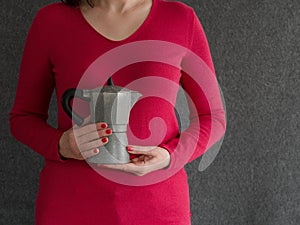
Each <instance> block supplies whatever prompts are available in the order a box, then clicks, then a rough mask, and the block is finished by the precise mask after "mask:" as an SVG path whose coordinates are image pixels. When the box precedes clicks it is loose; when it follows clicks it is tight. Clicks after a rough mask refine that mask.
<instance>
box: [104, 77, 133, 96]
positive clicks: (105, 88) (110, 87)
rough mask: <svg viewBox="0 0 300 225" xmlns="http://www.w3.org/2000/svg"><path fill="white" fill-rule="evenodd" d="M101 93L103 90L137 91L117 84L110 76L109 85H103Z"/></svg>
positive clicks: (115, 91)
mask: <svg viewBox="0 0 300 225" xmlns="http://www.w3.org/2000/svg"><path fill="white" fill-rule="evenodd" d="M100 92H101V93H103V92H109V93H120V92H122V93H124V92H135V91H132V90H129V89H127V88H124V87H120V86H115V85H114V83H113V80H112V78H111V77H110V78H109V79H108V81H107V85H106V86H103V87H102V88H101V91H100Z"/></svg>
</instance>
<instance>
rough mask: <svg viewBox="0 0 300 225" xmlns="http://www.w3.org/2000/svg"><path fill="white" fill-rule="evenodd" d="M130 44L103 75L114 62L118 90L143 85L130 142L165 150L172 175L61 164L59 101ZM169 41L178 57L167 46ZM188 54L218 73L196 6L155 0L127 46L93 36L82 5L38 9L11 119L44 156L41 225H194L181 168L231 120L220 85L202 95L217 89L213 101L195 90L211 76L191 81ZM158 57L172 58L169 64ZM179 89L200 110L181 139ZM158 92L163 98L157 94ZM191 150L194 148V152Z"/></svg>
mask: <svg viewBox="0 0 300 225" xmlns="http://www.w3.org/2000/svg"><path fill="white" fill-rule="evenodd" d="M139 41H140V42H139ZM151 41H152V42H151ZM153 41H154V42H153ZM130 43H134V46H133V48H131V47H130V48H129V50H128V49H127V50H124V49H123V50H121V52H122V53H124V52H125V53H126V54H127V55H126V54H125V55H126V57H124V56H122V54H117V56H118V57H116V58H115V60H110V61H108V62H107V63H106V64H105V65H106V66H104V67H105V68H104V67H103V70H106V69H108V70H109V69H111V68H110V67H109V66H110V65H111V67H113V68H119V69H118V70H116V71H114V73H113V79H114V82H115V84H117V85H119V86H127V85H130V84H132V83H133V82H135V81H137V80H138V81H140V83H138V84H142V85H136V86H137V88H138V89H139V90H138V91H140V92H142V94H144V95H145V96H147V97H145V98H143V99H142V100H140V101H139V102H138V103H137V104H136V105H135V106H134V107H133V109H132V112H131V115H130V123H129V127H130V130H131V132H132V134H134V137H135V138H129V143H131V144H140V145H159V146H161V147H163V148H166V149H167V150H168V151H169V152H170V154H171V164H170V166H169V168H168V169H165V170H161V171H157V172H153V173H152V174H149V175H146V176H144V177H138V176H134V175H128V174H124V176H123V175H121V176H119V175H120V174H122V172H116V171H113V172H112V174H116V173H117V174H119V175H118V177H124V179H123V180H122V181H120V182H117V181H114V180H111V179H109V178H108V177H106V176H109V175H110V173H109V172H108V173H107V174H104V175H103V176H102V175H99V173H97V172H96V171H95V170H93V169H92V168H91V167H90V166H89V165H88V164H87V163H86V162H85V161H77V160H72V159H68V160H65V161H63V160H61V158H60V157H59V154H58V143H59V139H60V137H61V135H62V133H63V132H64V131H66V130H68V129H70V128H71V127H72V121H71V119H70V118H69V117H68V116H67V115H66V113H65V112H64V111H63V109H62V106H61V104H60V102H61V97H62V95H63V93H64V92H65V91H66V90H67V89H69V88H76V87H78V84H79V83H80V82H81V81H82V79H83V77H84V76H87V77H88V74H87V71H88V69H91V68H92V67H93V66H94V67H95V65H96V64H93V63H94V62H95V61H96V60H97V59H99V57H101V56H103V55H105V54H106V53H108V52H110V51H111V50H113V49H116V48H117V47H120V46H121V47H122V46H125V45H126V44H130ZM164 43H165V44H164ZM170 43H171V45H170ZM172 43H173V44H174V46H173V47H174V48H175V49H176V50H174V51H172V50H171V49H172V48H170V46H171V47H172ZM135 44H136V45H135ZM139 44H141V45H139ZM149 46H150V47H149ZM178 46H181V47H178ZM177 47H178V48H177ZM147 48H148V50H147ZM185 48H186V49H190V50H191V51H193V52H194V53H195V54H196V55H197V56H198V57H199V58H200V59H201V60H202V61H203V62H204V63H205V64H206V67H205V68H204V70H207V71H208V72H207V71H206V73H209V72H210V73H211V74H213V76H212V77H215V75H214V68H213V63H212V60H211V55H210V51H209V47H208V43H207V40H206V37H205V34H204V31H203V29H202V27H201V25H200V22H199V20H198V18H197V16H196V14H195V13H194V11H193V9H192V8H191V7H189V6H187V5H185V4H183V3H180V2H167V1H162V0H153V4H152V8H151V11H150V13H149V15H148V17H147V18H146V20H145V21H144V23H143V24H142V25H141V26H140V27H139V28H138V30H136V31H135V32H134V33H133V34H132V35H130V36H129V37H128V38H126V39H124V40H121V41H112V40H109V39H107V38H106V37H104V36H103V35H101V34H99V33H98V32H96V31H95V30H94V29H93V27H92V26H91V25H90V24H89V23H88V22H87V21H86V20H85V19H84V17H83V15H82V14H81V11H80V9H79V8H78V7H77V8H76V7H70V6H66V5H64V4H63V3H54V4H50V5H48V6H45V7H43V8H42V9H40V10H39V11H38V13H37V15H36V17H35V19H34V21H33V23H32V26H31V28H30V31H29V33H28V37H27V40H26V44H25V48H24V54H23V58H22V63H21V68H20V74H19V82H18V88H17V93H16V99H15V103H14V106H13V108H12V110H11V113H10V125H11V132H12V134H13V135H14V136H15V137H16V139H18V140H19V141H21V142H22V143H24V144H26V145H28V146H29V147H30V148H32V149H33V150H34V151H36V152H37V153H39V154H40V155H41V156H43V157H44V158H45V166H44V168H43V170H42V172H41V174H40V186H39V192H38V197H37V200H36V215H35V218H36V224H37V225H69V224H70V225H85V224H86V225H100V224H104V225H154V224H155V225H160V224H161V225H169V224H170V225H171V224H172V225H173V224H174V225H188V224H190V202H189V191H188V182H187V175H186V173H185V171H184V168H183V166H184V164H185V163H188V162H190V161H192V160H194V159H195V158H197V157H199V156H200V155H202V154H203V153H204V152H205V151H206V150H207V148H209V147H210V146H211V145H212V144H213V143H215V142H216V141H217V140H218V139H220V138H221V137H222V135H223V134H224V131H225V116H224V110H223V106H222V103H221V100H220V94H219V92H218V91H217V88H218V85H217V83H216V80H213V81H212V82H211V83H210V84H209V85H210V87H209V88H207V90H206V91H207V92H212V93H210V94H208V95H211V96H210V97H212V98H211V99H212V101H210V100H209V99H208V98H207V95H206V94H205V92H206V91H203V88H200V87H199V85H197V83H198V80H197V79H199V82H201V80H205V79H202V78H201V76H203V78H204V75H201V74H198V75H197V77H196V78H195V79H194V78H193V76H190V75H189V74H188V73H187V72H185V71H183V70H181V69H180V66H181V65H186V66H187V68H191V66H190V64H189V62H187V63H186V62H184V60H185V59H187V58H189V57H190V56H191V58H193V56H192V54H188V53H187V52H185V53H184V54H182V51H181V50H182V49H185ZM139 49H140V51H139ZM139 54H141V57H145V58H144V59H143V60H142V61H139V60H136V61H135V59H134V57H136V56H139ZM148 56H149V58H147V57H148ZM122 57H124V58H122ZM137 58H138V57H137ZM112 59H113V58H112ZM155 59H157V60H155ZM162 59H163V60H164V59H165V60H166V61H168V60H169V61H168V62H167V63H166V62H163V61H161V60H162ZM122 60H124V64H122V63H123V61H122ZM128 62H131V63H130V64H128ZM118 63H120V65H117V64H118ZM126 63H127V64H126ZM106 67H107V68H106ZM192 67H193V66H192ZM103 70H102V68H100V69H99V71H103ZM204 74H205V73H204ZM106 76H107V74H106V75H100V74H99V76H98V77H97V76H96V77H95V74H94V75H92V76H91V77H92V78H89V77H88V79H86V80H85V81H84V82H82V86H81V87H84V88H95V87H97V85H99V84H103V82H104V81H105V80H107V77H106ZM152 78H155V79H152ZM156 78H159V81H157V79H156ZM93 79H98V80H97V81H96V82H95V80H93ZM152 81H153V83H151V82H152ZM97 82H98V83H97ZM179 83H181V85H182V87H183V89H184V90H185V91H186V93H187V94H188V95H189V97H190V99H191V102H193V104H194V109H193V108H192V107H191V109H190V111H191V113H190V119H191V122H190V126H189V128H188V129H187V130H186V131H184V132H182V133H180V132H179V129H178V123H177V120H176V116H175V113H174V102H175V101H176V95H177V92H176V90H177V89H178V88H179V86H178V85H179ZM165 84H166V85H167V86H166V85H165ZM174 85H175V86H174ZM200 86H201V85H200ZM176 88H177V89H176ZM54 90H55V93H56V96H57V102H58V115H57V116H58V127H57V128H54V127H52V126H50V125H49V124H47V117H48V107H49V102H50V99H51V96H52V94H53V91H54ZM153 90H154V91H153ZM153 93H159V94H158V95H159V96H152V95H153ZM160 95H165V96H163V97H161V96H160ZM165 97H166V98H167V100H165V99H164V98H165ZM83 104H84V103H83ZM191 106H192V105H191ZM79 110H80V109H79ZM79 113H81V114H82V115H84V114H85V113H87V112H86V110H82V112H79ZM212 117H214V119H216V121H217V122H215V129H212V126H213V124H214V122H213V118H212ZM153 118H156V119H157V118H159V119H158V120H161V121H163V125H161V124H160V123H159V121H156V122H157V123H158V125H157V126H154V129H156V130H155V133H159V135H161V136H160V137H159V138H154V139H152V138H151V135H152V134H153V133H154V132H153V130H151V129H152V128H153V127H152V128H151V123H152V122H153ZM154 122H155V121H154ZM199 123H200V126H199ZM197 124H198V125H197ZM159 131H161V132H159ZM212 136H213V138H212ZM149 137H150V138H149ZM178 146H179V147H178ZM191 148H193V151H188V149H191ZM175 152H176V154H174V153H175ZM185 152H187V153H185ZM170 171H171V172H170ZM164 173H169V175H167V176H166V179H164V180H161V181H160V182H152V183H151V182H148V183H147V181H149V180H151V179H152V180H151V181H153V180H155V179H156V178H157V177H162V176H164V175H163V174H164ZM130 179H131V180H130ZM127 181H128V182H129V183H126V182H127ZM130 182H131V184H130ZM133 183H134V184H135V185H132V184H133ZM137 184H139V185H137ZM143 184H145V185H143Z"/></svg>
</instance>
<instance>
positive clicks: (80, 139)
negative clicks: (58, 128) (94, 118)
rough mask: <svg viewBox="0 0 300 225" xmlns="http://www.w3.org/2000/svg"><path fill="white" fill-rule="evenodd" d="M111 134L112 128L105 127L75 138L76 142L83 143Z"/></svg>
mask: <svg viewBox="0 0 300 225" xmlns="http://www.w3.org/2000/svg"><path fill="white" fill-rule="evenodd" d="M111 134H112V130H111V129H109V128H106V129H102V130H98V131H97V132H91V133H87V134H84V135H81V136H80V137H76V138H77V142H78V143H81V144H84V143H87V142H90V141H93V140H96V139H99V138H103V137H107V136H109V135H111Z"/></svg>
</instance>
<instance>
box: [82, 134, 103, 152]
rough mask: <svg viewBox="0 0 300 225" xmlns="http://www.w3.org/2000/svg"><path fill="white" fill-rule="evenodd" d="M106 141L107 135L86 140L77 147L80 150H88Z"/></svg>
mask: <svg viewBox="0 0 300 225" xmlns="http://www.w3.org/2000/svg"><path fill="white" fill-rule="evenodd" d="M107 143H108V138H107V137H103V138H101V139H96V140H93V141H90V142H86V143H84V144H82V145H80V146H78V147H79V149H80V151H81V152H85V151H89V150H91V149H94V148H98V147H99V146H103V145H105V144H107Z"/></svg>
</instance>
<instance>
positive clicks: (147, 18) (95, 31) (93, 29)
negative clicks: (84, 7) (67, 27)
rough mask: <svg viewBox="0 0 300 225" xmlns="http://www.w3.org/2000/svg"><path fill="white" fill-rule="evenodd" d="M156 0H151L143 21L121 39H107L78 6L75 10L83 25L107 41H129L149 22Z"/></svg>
mask: <svg viewBox="0 0 300 225" xmlns="http://www.w3.org/2000/svg"><path fill="white" fill-rule="evenodd" d="M156 1H157V0H152V5H151V8H150V11H149V13H148V15H147V17H146V18H145V19H144V21H143V22H142V24H141V25H140V26H139V27H138V28H137V29H136V30H135V31H134V32H133V33H131V34H130V35H129V36H127V37H125V38H123V39H121V40H113V39H109V38H108V37H107V36H105V35H103V34H102V33H101V32H99V31H98V30H96V29H95V28H94V27H93V26H92V25H91V24H90V22H89V21H88V20H87V19H86V18H85V16H84V15H83V13H82V11H81V9H80V7H77V11H78V13H79V15H80V19H81V20H82V21H83V22H84V23H85V25H87V26H88V28H89V29H90V30H91V31H92V32H94V33H96V35H98V36H99V37H101V38H103V39H105V40H107V41H108V42H111V43H123V42H126V41H130V40H132V39H134V38H135V37H136V36H137V35H139V33H140V32H142V30H143V29H144V27H146V26H147V24H148V23H149V22H150V20H151V19H152V17H153V14H154V11H155V7H156Z"/></svg>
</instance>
